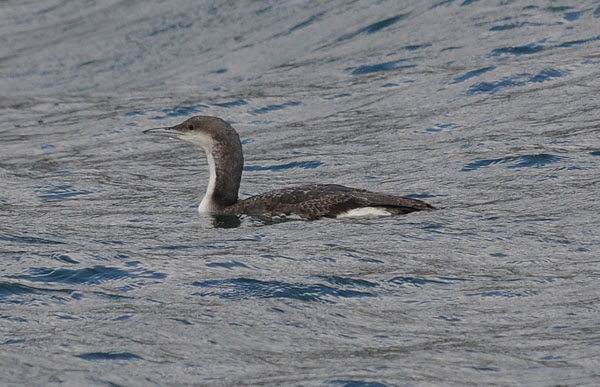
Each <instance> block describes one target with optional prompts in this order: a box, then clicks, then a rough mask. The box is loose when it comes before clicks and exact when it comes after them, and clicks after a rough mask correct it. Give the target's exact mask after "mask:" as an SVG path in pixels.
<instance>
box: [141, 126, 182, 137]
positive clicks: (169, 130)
mask: <svg viewBox="0 0 600 387" xmlns="http://www.w3.org/2000/svg"><path fill="white" fill-rule="evenodd" d="M142 133H144V134H157V135H160V136H168V137H177V136H178V135H179V134H180V133H181V131H180V130H179V128H178V127H177V126H164V127H162V128H151V129H146V130H143V131H142Z"/></svg>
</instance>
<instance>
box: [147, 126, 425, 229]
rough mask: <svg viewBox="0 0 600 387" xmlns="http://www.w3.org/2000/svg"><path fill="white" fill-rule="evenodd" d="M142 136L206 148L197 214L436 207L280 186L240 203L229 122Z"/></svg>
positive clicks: (337, 213) (323, 213)
mask: <svg viewBox="0 0 600 387" xmlns="http://www.w3.org/2000/svg"><path fill="white" fill-rule="evenodd" d="M144 133H151V134H161V135H167V136H170V137H176V138H180V139H182V140H186V141H189V142H191V143H193V144H196V145H199V146H200V147H202V148H203V149H204V152H205V153H206V158H207V159H208V167H209V170H210V177H209V179H208V186H207V188H206V193H205V195H204V198H203V199H202V201H201V202H200V205H199V206H198V212H200V213H212V214H219V215H243V214H247V215H256V216H267V217H278V218H289V217H294V216H296V217H300V218H302V219H319V218H323V217H327V218H336V217H345V216H362V215H399V214H406V213H409V212H413V211H423V210H432V209H434V207H433V206H431V205H429V204H427V203H425V202H423V201H421V200H416V199H411V198H406V197H399V196H394V195H388V194H383V193H377V192H371V191H367V190H364V189H357V188H349V187H345V186H342V185H337V184H309V185H302V186H297V187H291V188H283V189H278V190H274V191H269V192H266V193H263V194H259V195H256V196H252V197H249V198H247V199H244V200H239V199H238V191H239V188H240V181H241V179H242V169H243V167H244V156H243V152H242V143H241V142H240V137H239V135H238V133H237V132H236V131H235V129H233V127H231V125H230V124H229V123H227V122H226V121H224V120H222V119H221V118H218V117H212V116H195V117H191V118H189V119H187V120H186V121H184V122H182V123H181V124H179V125H175V126H171V127H162V128H152V129H147V130H144Z"/></svg>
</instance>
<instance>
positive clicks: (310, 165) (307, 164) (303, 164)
mask: <svg viewBox="0 0 600 387" xmlns="http://www.w3.org/2000/svg"><path fill="white" fill-rule="evenodd" d="M323 164H324V163H323V162H322V161H319V160H311V161H292V162H291V163H287V164H279V165H265V166H263V165H246V166H245V167H244V171H272V172H279V171H285V170H287V169H292V168H302V169H314V168H317V167H320V166H321V165H323Z"/></svg>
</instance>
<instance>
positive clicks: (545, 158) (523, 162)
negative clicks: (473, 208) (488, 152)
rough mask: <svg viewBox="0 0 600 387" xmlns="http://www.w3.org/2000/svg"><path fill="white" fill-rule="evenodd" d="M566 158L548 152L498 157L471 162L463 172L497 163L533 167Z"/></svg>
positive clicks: (514, 166)
mask: <svg viewBox="0 0 600 387" xmlns="http://www.w3.org/2000/svg"><path fill="white" fill-rule="evenodd" d="M563 160H565V158H564V157H561V156H555V155H551V154H546V153H540V154H533V155H522V156H509V157H501V158H498V159H486V160H478V161H474V162H472V163H469V164H467V165H465V166H464V167H463V169H462V170H461V171H462V172H471V171H475V170H477V169H480V168H485V167H489V166H491V165H495V164H510V165H508V166H507V168H531V167H536V168H539V167H543V166H545V165H547V164H552V163H558V162H560V161H563Z"/></svg>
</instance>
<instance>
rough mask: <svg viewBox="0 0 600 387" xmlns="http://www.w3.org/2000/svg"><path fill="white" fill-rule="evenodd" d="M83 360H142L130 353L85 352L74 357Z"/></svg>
mask: <svg viewBox="0 0 600 387" xmlns="http://www.w3.org/2000/svg"><path fill="white" fill-rule="evenodd" d="M75 356H77V357H79V358H82V359H84V360H90V361H95V360H138V359H140V360H143V359H144V358H143V357H141V356H139V355H136V354H134V353H131V352H87V353H82V354H79V355H75Z"/></svg>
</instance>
